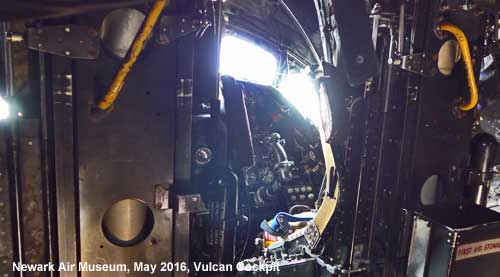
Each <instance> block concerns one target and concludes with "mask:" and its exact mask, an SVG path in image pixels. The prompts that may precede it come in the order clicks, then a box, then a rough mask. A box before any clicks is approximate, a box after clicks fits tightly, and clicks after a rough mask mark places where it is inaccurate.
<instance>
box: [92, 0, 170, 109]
mask: <svg viewBox="0 0 500 277" xmlns="http://www.w3.org/2000/svg"><path fill="white" fill-rule="evenodd" d="M166 4H167V0H157V1H156V2H155V3H154V5H153V7H152V8H151V11H150V12H149V14H148V17H147V18H146V21H145V23H144V25H143V28H142V31H141V33H140V35H139V36H137V37H136V38H135V40H134V43H133V44H132V49H131V51H130V55H129V57H128V60H127V61H126V62H125V63H123V64H122V66H121V68H120V70H119V71H118V73H116V75H115V78H114V79H113V82H112V83H111V85H110V86H109V88H108V91H107V92H106V95H105V96H104V98H103V100H101V101H100V102H99V103H98V104H97V106H98V107H99V109H101V110H105V109H107V108H109V106H111V105H113V103H114V102H115V100H116V97H118V94H120V91H121V89H122V87H123V84H125V79H126V78H127V75H128V73H129V72H130V69H132V66H133V65H134V63H135V61H136V60H137V57H139V55H140V54H141V52H142V49H143V48H144V42H145V41H146V39H147V38H148V36H149V34H151V31H152V30H153V28H154V26H155V25H156V22H157V21H158V18H159V17H160V14H161V12H162V11H163V8H164V7H165V5H166Z"/></svg>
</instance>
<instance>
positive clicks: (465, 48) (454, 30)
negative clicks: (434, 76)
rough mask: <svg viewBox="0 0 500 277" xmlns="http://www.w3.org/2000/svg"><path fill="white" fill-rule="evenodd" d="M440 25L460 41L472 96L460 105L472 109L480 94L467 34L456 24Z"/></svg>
mask: <svg viewBox="0 0 500 277" xmlns="http://www.w3.org/2000/svg"><path fill="white" fill-rule="evenodd" d="M439 27H440V29H441V30H443V31H446V32H450V33H451V34H453V36H455V38H456V39H457V41H458V45H459V46H460V52H461V53H462V57H463V60H464V63H465V69H466V72H467V82H468V83H469V91H470V98H469V103H467V104H463V105H461V106H459V109H460V110H462V111H469V110H472V109H474V107H475V106H476V105H477V101H478V97H479V96H478V90H477V85H476V77H475V76H474V68H473V66H472V58H471V55H470V49H469V43H468V42H467V37H466V36H465V34H464V32H462V30H460V28H458V27H457V26H455V25H452V24H441V25H440V26H439Z"/></svg>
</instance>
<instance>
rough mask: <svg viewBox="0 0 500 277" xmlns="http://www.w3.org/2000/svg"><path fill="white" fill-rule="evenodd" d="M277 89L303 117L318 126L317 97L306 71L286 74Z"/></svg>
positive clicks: (319, 118)
mask: <svg viewBox="0 0 500 277" xmlns="http://www.w3.org/2000/svg"><path fill="white" fill-rule="evenodd" d="M278 90H279V91H280V92H281V93H282V94H283V96H285V98H286V99H288V101H290V103H291V104H292V105H294V106H295V107H296V108H297V109H298V110H299V112H300V113H302V115H303V116H304V117H306V118H308V119H310V120H311V121H312V122H313V123H314V124H315V125H316V126H319V124H320V122H321V116H320V112H319V108H320V105H319V99H318V96H317V94H316V93H315V88H314V82H313V80H312V79H311V77H309V75H308V74H307V73H306V72H294V73H289V74H287V75H286V76H285V77H284V78H283V80H282V81H281V82H280V84H279V86H278Z"/></svg>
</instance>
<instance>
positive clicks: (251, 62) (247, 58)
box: [220, 35, 278, 85]
mask: <svg viewBox="0 0 500 277" xmlns="http://www.w3.org/2000/svg"><path fill="white" fill-rule="evenodd" d="M220 73H221V74H222V75H230V76H232V77H234V78H235V79H238V80H242V81H249V82H252V83H257V84H262V85H274V84H275V81H276V76H277V75H278V59H277V57H276V56H275V55H274V54H273V53H271V52H269V51H267V50H266V49H265V48H263V47H260V46H259V45H258V44H256V43H253V42H251V41H249V40H246V39H244V38H241V37H238V36H236V35H226V36H224V37H223V38H222V42H221V54H220Z"/></svg>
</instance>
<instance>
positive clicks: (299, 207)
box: [288, 204, 312, 215]
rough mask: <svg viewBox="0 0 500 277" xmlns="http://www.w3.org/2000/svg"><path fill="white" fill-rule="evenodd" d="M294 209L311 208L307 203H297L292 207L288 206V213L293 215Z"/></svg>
mask: <svg viewBox="0 0 500 277" xmlns="http://www.w3.org/2000/svg"><path fill="white" fill-rule="evenodd" d="M296 209H306V210H308V211H311V210H312V209H311V207H309V206H307V205H301V204H297V205H293V206H292V207H290V209H289V210H288V213H289V214H292V215H293V211H294V210H296Z"/></svg>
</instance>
